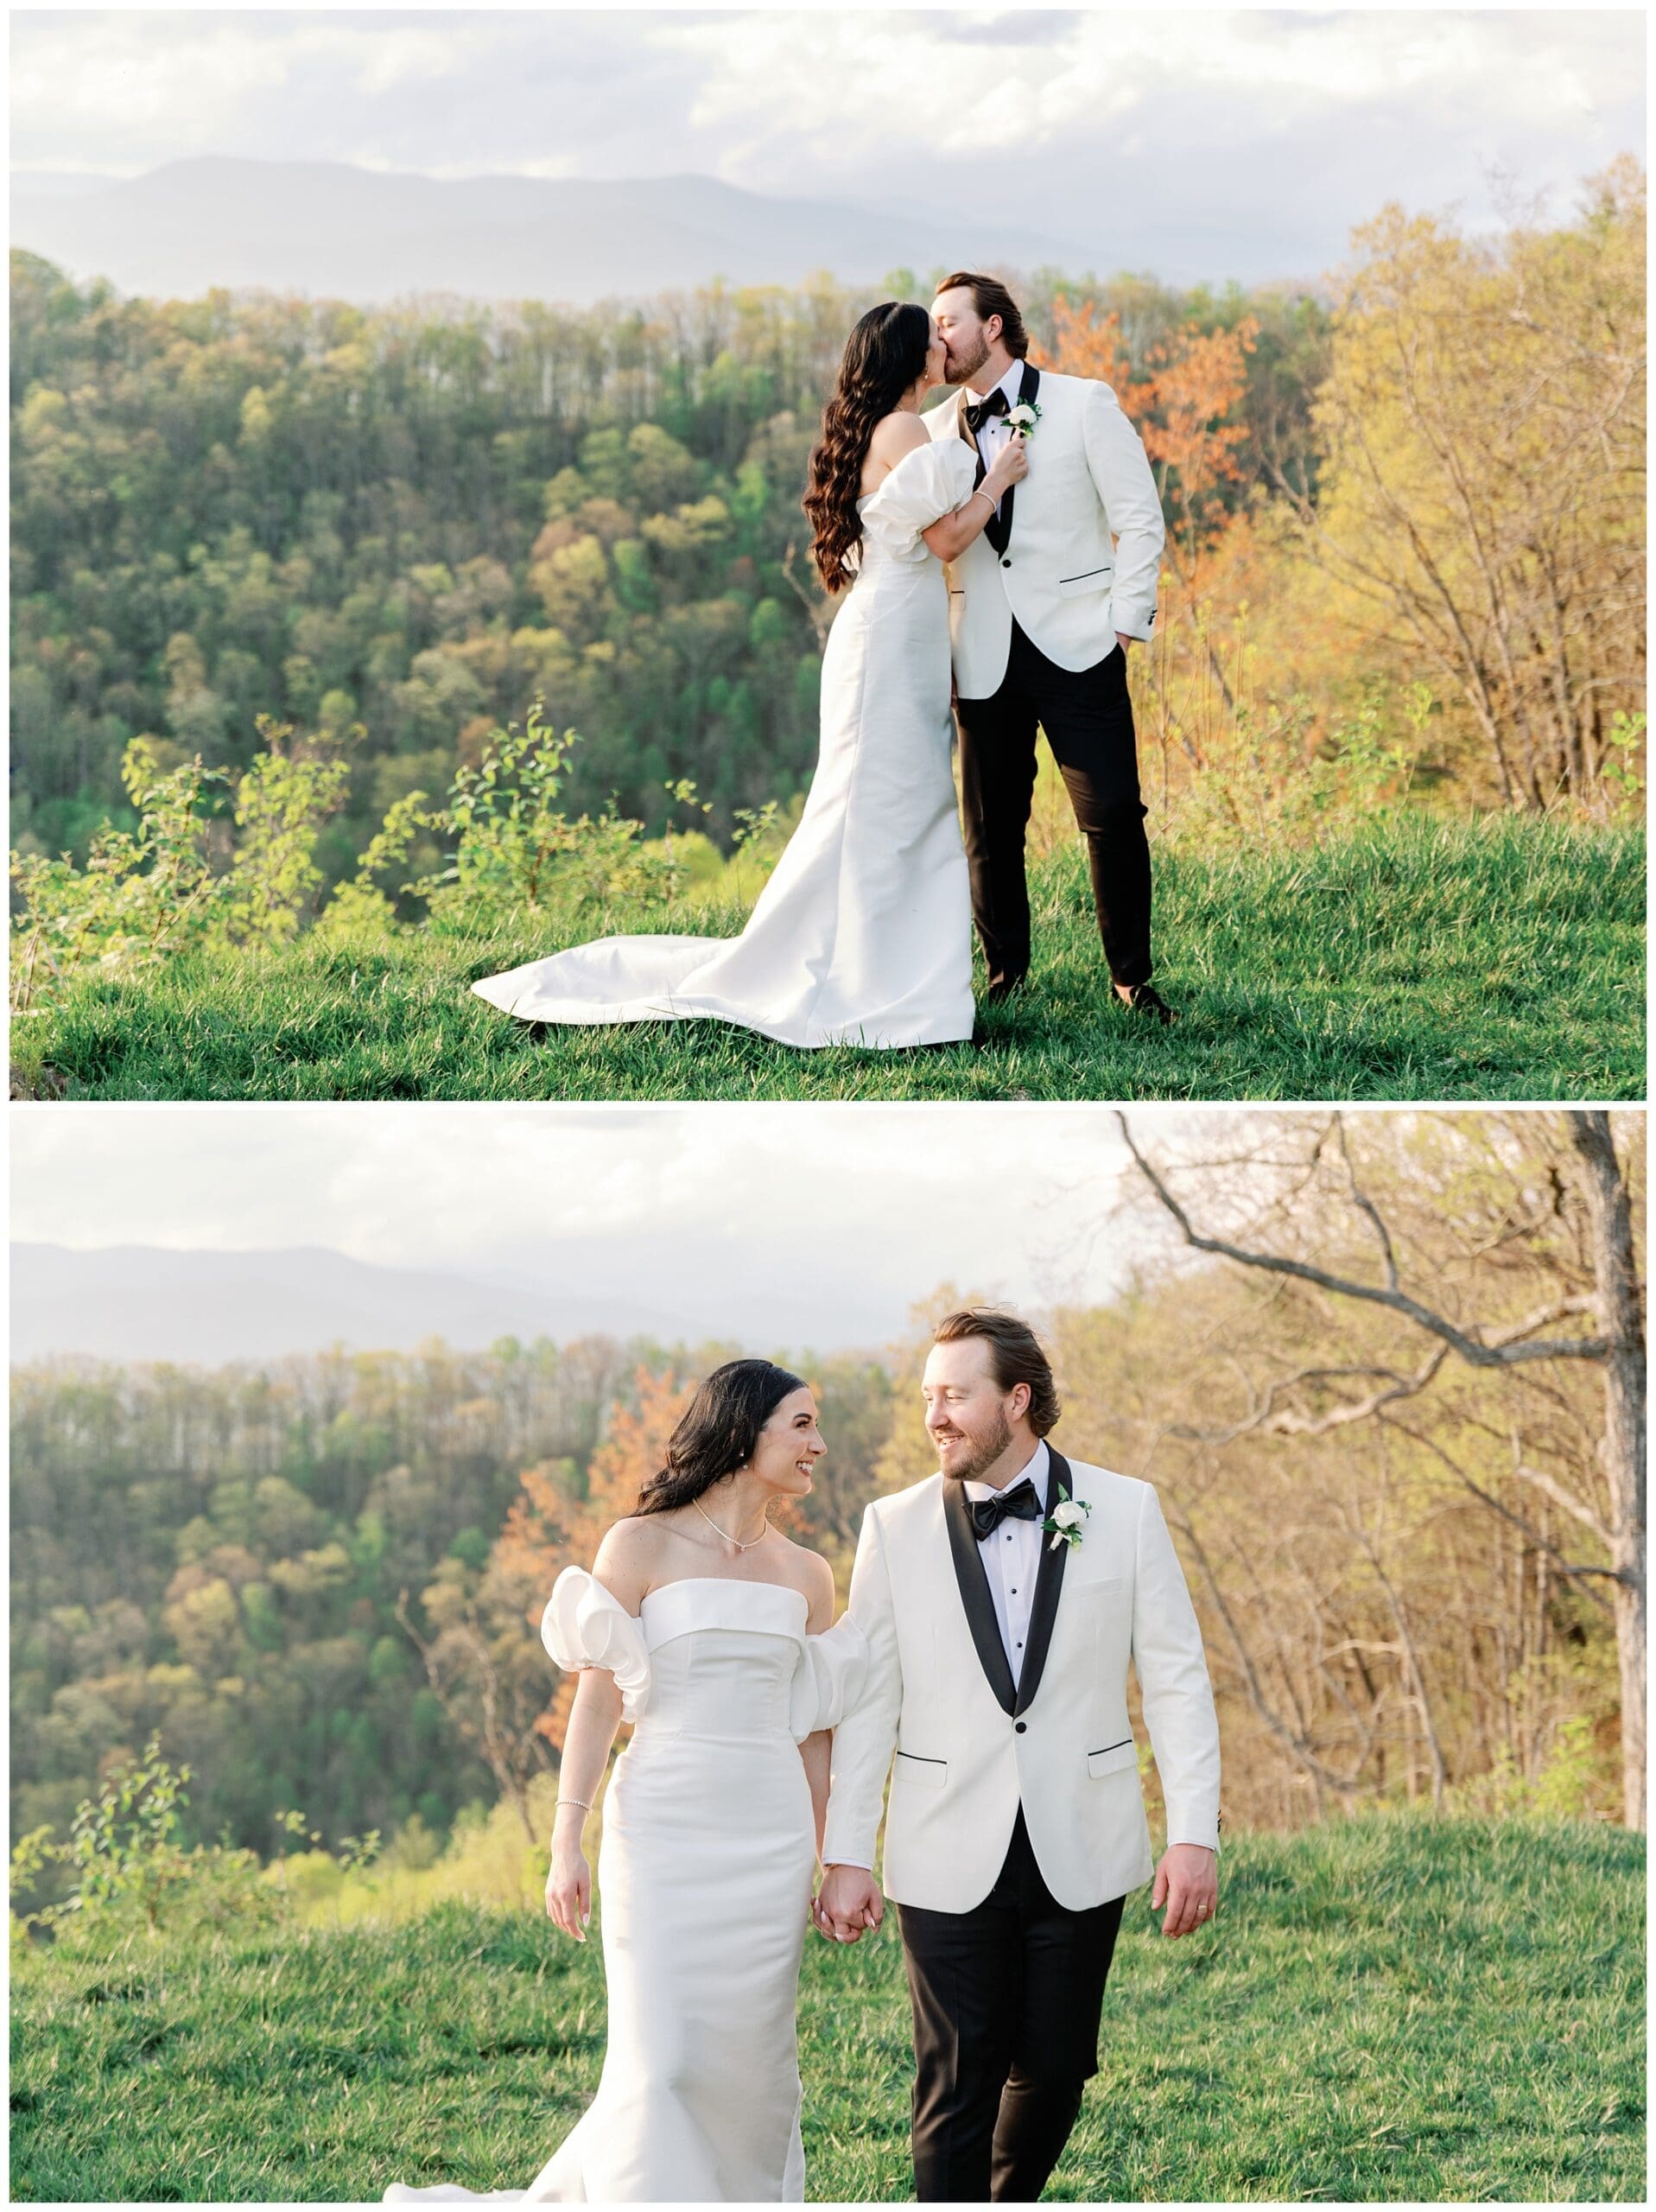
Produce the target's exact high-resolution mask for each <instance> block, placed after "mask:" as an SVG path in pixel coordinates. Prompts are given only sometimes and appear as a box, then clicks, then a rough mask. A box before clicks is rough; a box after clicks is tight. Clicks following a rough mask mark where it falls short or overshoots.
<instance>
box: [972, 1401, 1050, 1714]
mask: <svg viewBox="0 0 1656 2212" xmlns="http://www.w3.org/2000/svg"><path fill="white" fill-rule="evenodd" d="M1051 1465H1052V1457H1051V1454H1050V1452H1048V1450H1047V1448H1046V1446H1045V1444H1044V1443H1040V1444H1037V1446H1036V1447H1035V1456H1034V1458H1033V1459H1031V1461H1030V1463H1029V1465H1027V1466H1026V1467H1025V1469H1024V1470H1023V1471H1022V1472H1021V1473H1019V1474H1016V1475H1013V1476H1012V1477H1011V1478H1009V1479H1008V1480H1007V1481H1006V1483H1004V1484H1002V1485H1001V1488H1000V1489H999V1490H997V1489H996V1488H995V1487H994V1485H993V1483H969V1482H968V1483H962V1484H961V1489H962V1490H964V1491H965V1492H966V1495H967V1498H968V1501H969V1502H970V1503H973V1504H975V1503H977V1501H978V1500H979V1499H980V1498H985V1497H1001V1496H1003V1495H1004V1493H1005V1492H1006V1491H1010V1490H1012V1489H1014V1488H1015V1487H1016V1486H1017V1484H1019V1483H1021V1482H1022V1481H1024V1479H1025V1477H1027V1478H1028V1479H1029V1481H1030V1482H1031V1484H1033V1486H1034V1491H1035V1495H1036V1497H1037V1498H1038V1499H1039V1501H1040V1505H1041V1521H1044V1520H1045V1519H1046V1517H1047V1515H1048V1513H1049V1512H1050V1505H1049V1503H1048V1499H1047V1491H1048V1488H1049V1484H1050V1473H1049V1470H1050V1467H1051ZM1045 1541H1046V1539H1045V1537H1044V1535H1042V1533H1041V1522H1040V1521H1019V1520H1017V1519H1015V1518H1014V1517H1013V1516H1012V1515H1011V1514H1008V1515H1007V1516H1006V1519H1005V1520H1004V1521H1003V1522H1001V1524H1000V1526H999V1528H998V1529H996V1530H995V1532H994V1534H993V1536H987V1537H986V1538H985V1539H984V1541H982V1542H981V1543H980V1545H979V1546H978V1551H979V1554H980V1556H981V1558H982V1560H983V1570H984V1573H986V1574H987V1577H988V1580H989V1593H990V1595H991V1596H992V1597H993V1599H994V1601H995V1623H996V1625H997V1626H998V1627H999V1630H1000V1641H1001V1643H1003V1644H1004V1645H1005V1646H1006V1660H1007V1663H1008V1665H1009V1666H1010V1667H1011V1669H1012V1683H1013V1686H1014V1687H1016V1685H1017V1682H1018V1677H1019V1675H1021V1674H1022V1672H1023V1669H1024V1646H1025V1644H1026V1643H1028V1642H1029V1619H1030V1608H1031V1605H1033V1603H1034V1600H1035V1575H1036V1570H1037V1568H1038V1567H1039V1566H1040V1564H1041V1546H1042V1545H1043V1544H1044V1542H1045Z"/></svg>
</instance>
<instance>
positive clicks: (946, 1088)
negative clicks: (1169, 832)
mask: <svg viewBox="0 0 1656 2212" xmlns="http://www.w3.org/2000/svg"><path fill="white" fill-rule="evenodd" d="M1157 874H1158V893H1157V943H1158V974H1157V980H1158V983H1159V984H1160V986H1161V988H1162V989H1163V990H1164V993H1165V995H1167V997H1168V998H1169V999H1170V1000H1171V1002H1172V1003H1173V1004H1174V1005H1175V1006H1176V1007H1177V1008H1178V1009H1179V1013H1180V1016H1181V1019H1180V1020H1179V1022H1178V1024H1177V1027H1174V1028H1173V1029H1171V1030H1163V1029H1160V1028H1158V1027H1154V1026H1153V1025H1151V1024H1147V1023H1145V1022H1144V1021H1142V1020H1136V1019H1135V1018H1134V1017H1133V1016H1131V1015H1130V1014H1127V1013H1126V1010H1125V1009H1124V1008H1123V1007H1121V1006H1120V1003H1119V1002H1118V1001H1116V1000H1115V999H1114V996H1113V995H1112V993H1111V991H1110V989H1109V988H1108V979H1107V974H1106V971H1105V969H1104V965H1103V961H1102V957H1101V951H1100V948H1099V944H1098V940H1097V936H1096V932H1095V927H1094V920H1093V915H1092V906H1091V899H1090V894H1089V892H1088V884H1087V880H1086V874H1085V871H1084V868H1083V867H1082V860H1081V856H1080V854H1079V852H1078V851H1071V850H1065V851H1063V852H1061V853H1059V854H1057V855H1055V856H1054V857H1053V858H1051V859H1050V860H1049V861H1046V862H1044V864H1042V865H1041V866H1040V867H1039V868H1037V869H1036V870H1035V871H1034V872H1033V874H1032V879H1031V892H1032V897H1033V901H1034V905H1035V908H1036V923H1035V934H1036V963H1035V967H1034V969H1033V971H1032V973H1031V978H1030V982H1029V985H1028V987H1027V988H1026V989H1025V991H1024V992H1023V993H1022V994H1020V995H1018V997H1016V998H1015V999H1013V1000H1012V1001H1009V1002H1007V1003H1006V1004H1004V1005H1002V1006H999V1007H988V1008H986V1009H985V1010H984V1013H983V1015H982V1028H983V1031H984V1038H983V1042H982V1043H981V1045H980V1046H979V1047H977V1048H975V1049H974V1047H972V1046H950V1047H946V1048H933V1049H930V1050H925V1051H917V1052H867V1051H862V1050H853V1049H851V1048H848V1047H834V1048H829V1049H827V1050H823V1051H821V1052H793V1051H790V1050H789V1049H787V1048H786V1047H784V1046H778V1045H773V1044H771V1042H769V1041H768V1040H767V1039H764V1038H760V1037H757V1036H754V1035H752V1033H748V1032H746V1031H743V1030H739V1029H736V1028H733V1027H730V1026H728V1025H726V1024H724V1023H720V1022H708V1021H697V1022H686V1023H649V1024H639V1025H632V1026H627V1027H617V1028H608V1029H573V1028H542V1027H533V1026H530V1025H528V1024H524V1023H520V1022H517V1021H515V1020H512V1019H511V1017H510V1016H508V1015H504V1014H500V1013H499V1012H498V1011H497V1010H496V1009H495V1008H494V1007H490V1006H488V1005H486V1004H485V1002H484V1001H482V1000H480V999H479V998H476V997H474V996H473V995H472V994H471V992H470V990H469V988H468V986H469V985H470V984H471V982H473V980H475V979H476V978H477V977H479V976H485V975H488V974H490V973H492V972H495V971H498V970H499V969H504V968H509V967H512V966H515V965H516V964H517V963H519V962H520V961H523V960H526V959H530V958H533V957H536V956H538V955H540V954H543V953H546V952H549V951H553V950H557V949H558V944H557V943H555V942H554V941H552V939H551V938H549V936H548V935H547V934H545V933H543V932H542V931H536V930H534V929H530V928H518V929H517V930H514V931H498V932H497V933H496V934H495V935H493V936H492V937H491V938H454V937H450V936H438V935H435V934H431V933H426V934H422V935H420V936H412V937H409V938H404V939H401V940H398V941H395V942H391V943H388V944H379V945H374V946H371V947H360V948H346V949H341V948H339V947H334V948H332V949H330V948H328V947H327V946H325V945H322V944H317V943H315V942H314V941H312V940H309V939H306V938H301V940H300V941H299V942H298V944H296V945H295V947H293V948H292V949H291V950H289V951H287V952H285V953H283V954H282V955H279V956H269V957H238V958H232V959H228V960H223V961H219V962H216V963H215V962H209V961H206V960H203V959H200V958H197V957H190V958H187V959H185V958H181V959H179V960H178V961H176V962H174V963H172V964H171V965H169V966H168V967H165V968H162V969H155V970H152V971H149V973H147V974H143V975H141V976H135V977H132V978H130V979H128V980H125V981H123V982H111V981H106V980H101V979H98V978H95V977H89V978H87V979H86V980H84V981H82V982H79V984H78V985H77V986H76V987H75V988H73V991H72V992H71V993H70V995H68V997H67V1002H66V1003H65V1004H63V1005H62V1006H61V1007H59V1008H57V1009H54V1010H53V1011H52V1012H50V1013H49V1014H45V1015H43V1016H41V1017H39V1018H33V1019H26V1020H20V1021H17V1022H16V1023H14V1025H13V1055H14V1067H15V1069H16V1073H17V1077H18V1081H19V1085H20V1088H21V1089H22V1090H23V1092H24V1093H25V1094H33V1095H37V1096H66V1097H71V1098H194V1099H207V1098H213V1099H224V1098H238V1099H251V1098H266V1099H287V1098H311V1099H315V1098H464V1099H479V1098H501V1099H542V1098H561V1099H707V1098H719V1099H730V1098H961V1099H1005V1098H1013V1099H1022V1098H1273V1099H1298V1098H1305V1099H1325V1098H1326V1099H1337V1098H1416V1099H1431V1098H1479V1099H1499V1098H1638V1097H1642V1096H1644V1090H1645V1039H1644V1004H1645V982H1644V879H1645V848H1644V840H1643V837H1642V836H1641V835H1640V834H1639V833H1637V832H1634V831H1631V830H1626V829H1621V830H1615V829H1583V828H1570V827H1568V826H1566V825H1564V824H1562V823H1553V822H1536V821H1526V820H1518V819H1513V818H1511V817H1495V818H1485V819H1482V820H1478V821H1474V822H1456V823H1444V822H1433V821H1429V820H1425V819H1423V818H1413V819H1404V820H1401V821H1397V820H1392V821H1385V822H1380V823H1375V824H1374V825H1371V826H1369V827H1367V828H1366V829H1361V830H1360V831H1358V832H1355V833H1349V832H1348V833H1342V835H1340V836H1330V837H1329V839H1328V840H1326V841H1325V842H1323V845H1322V846H1321V847H1320V848H1318V849H1314V850H1310V851H1288V850H1272V849H1268V848H1267V849H1265V850H1263V851H1259V850H1253V849H1247V850H1246V851H1244V850H1240V849H1239V850H1238V851H1236V852H1234V853H1232V854H1229V855H1215V854H1213V853H1211V852H1208V853H1202V854H1197V853H1195V852H1191V851H1188V850H1183V849H1174V850H1170V851H1166V852H1164V853H1163V854H1162V855H1160V856H1159V859H1158V869H1157ZM741 921H742V914H741V912H740V910H739V909H731V910H729V911H727V912H711V913H706V914H698V916H697V917H696V918H695V922H694V924H693V925H691V926H694V927H695V928H696V929H698V930H703V931H707V932H708V933H709V934H717V933H725V932H733V931H735V930H737V929H739V927H740V925H741ZM603 926H604V925H593V924H588V925H586V926H585V927H583V928H581V929H580V930H578V931H573V932H571V933H569V934H570V935H571V936H573V937H576V938H579V937H587V936H593V935H596V934H599V933H600V930H601V928H602V927H603ZM608 926H609V927H611V928H616V929H626V930H632V929H640V928H644V929H649V928H657V929H658V928H661V927H662V926H663V918H662V917H661V916H660V915H658V914H657V915H644V914H639V915H632V914H623V915H617V916H612V917H611V918H610V920H609V923H608ZM674 926H677V927H681V928H682V927H684V926H686V925H685V923H684V922H683V921H682V920H679V921H677V922H676V923H675V924H674ZM561 941H565V940H560V942H561ZM980 981H981V976H980Z"/></svg>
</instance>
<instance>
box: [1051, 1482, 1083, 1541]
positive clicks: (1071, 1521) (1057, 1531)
mask: <svg viewBox="0 0 1656 2212" xmlns="http://www.w3.org/2000/svg"><path fill="white" fill-rule="evenodd" d="M1092 1510H1093V1509H1092V1507H1091V1506H1090V1505H1089V1504H1088V1503H1087V1501H1086V1499H1085V1498H1081V1497H1070V1495H1069V1491H1067V1490H1066V1489H1065V1488H1064V1486H1063V1484H1062V1483H1060V1484H1058V1502H1057V1503H1056V1505H1055V1506H1054V1507H1053V1509H1052V1510H1051V1512H1050V1514H1049V1515H1048V1516H1047V1518H1046V1519H1045V1520H1044V1521H1043V1522H1042V1523H1041V1530H1042V1534H1043V1535H1048V1536H1050V1537H1051V1539H1052V1541H1051V1543H1050V1545H1049V1546H1048V1549H1049V1550H1050V1551H1055V1552H1056V1550H1057V1548H1058V1546H1059V1545H1060V1544H1078V1543H1080V1541H1081V1535H1082V1529H1084V1528H1085V1527H1086V1525H1087V1516H1088V1514H1089V1513H1090V1512H1091V1511H1092Z"/></svg>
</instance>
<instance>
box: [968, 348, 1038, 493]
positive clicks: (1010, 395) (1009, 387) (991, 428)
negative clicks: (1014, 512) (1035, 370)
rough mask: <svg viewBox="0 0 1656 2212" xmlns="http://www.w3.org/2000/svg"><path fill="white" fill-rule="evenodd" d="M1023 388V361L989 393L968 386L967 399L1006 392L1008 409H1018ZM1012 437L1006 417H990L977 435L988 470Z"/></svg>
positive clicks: (991, 386)
mask: <svg viewBox="0 0 1656 2212" xmlns="http://www.w3.org/2000/svg"><path fill="white" fill-rule="evenodd" d="M1023 386H1024V364H1023V363H1022V362H1021V361H1014V362H1013V363H1012V366H1011V368H1009V369H1008V370H1007V372H1006V375H1005V376H1004V377H1002V378H1001V379H1000V382H999V384H998V385H994V384H992V385H990V386H989V391H977V390H976V389H975V388H974V386H973V385H967V387H966V397H967V400H968V401H972V400H984V399H987V397H989V392H990V391H1004V392H1005V393H1006V404H1007V405H1008V407H1016V406H1017V404H1018V393H1019V392H1020V391H1022V390H1023ZM1011 436H1012V426H1011V424H1010V423H1008V422H1007V420H1006V416H1004V415H992V416H990V417H989V419H988V421H987V423H985V424H984V425H983V428H982V429H980V431H978V433H977V441H978V451H979V452H980V454H982V455H983V465H984V467H986V468H993V467H994V460H995V455H996V454H998V453H999V451H1000V448H1002V446H1004V445H1005V444H1006V441H1007V439H1008V438H1010V437H1011ZM995 512H996V513H997V514H999V512H1000V503H999V500H997V501H996V502H995Z"/></svg>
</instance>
